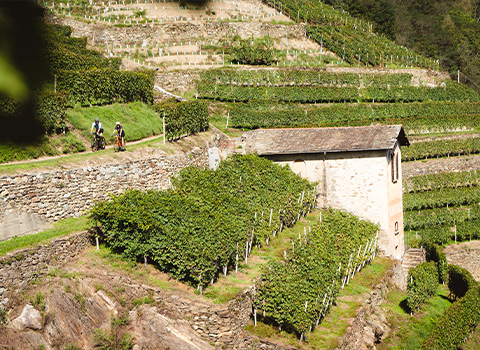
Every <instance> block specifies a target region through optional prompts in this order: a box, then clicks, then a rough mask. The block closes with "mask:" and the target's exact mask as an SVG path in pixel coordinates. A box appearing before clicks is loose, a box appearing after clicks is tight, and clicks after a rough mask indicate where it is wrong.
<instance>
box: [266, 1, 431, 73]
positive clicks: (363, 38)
mask: <svg viewBox="0 0 480 350" xmlns="http://www.w3.org/2000/svg"><path fill="white" fill-rule="evenodd" d="M262 1H263V2H265V3H267V4H269V5H271V6H275V7H276V8H277V10H282V12H283V13H285V14H286V15H288V16H289V17H290V18H292V19H293V20H296V21H298V22H304V23H306V24H307V34H308V36H309V37H310V38H311V39H312V40H314V41H316V42H317V43H318V44H321V45H322V46H323V47H325V48H327V49H329V50H330V51H332V52H334V53H335V54H336V55H337V56H338V57H341V58H342V60H343V61H346V62H348V63H350V64H355V63H357V62H361V63H363V64H365V65H374V66H378V65H384V66H385V65H387V64H388V63H393V61H394V60H395V64H399V63H400V64H403V65H404V66H415V67H424V68H436V67H438V65H437V63H436V62H435V61H432V60H430V59H428V58H426V57H423V56H420V55H416V54H414V53H413V52H411V51H409V50H408V49H406V48H404V47H401V46H399V45H396V44H394V43H393V42H391V41H390V40H388V39H386V38H385V37H383V36H378V35H375V34H374V33H372V32H371V27H370V25H369V24H368V23H365V22H363V23H362V22H361V21H359V20H357V19H355V18H353V17H351V16H349V15H348V14H346V13H344V12H341V11H337V10H334V9H333V8H332V7H331V6H328V5H325V4H323V3H322V2H321V1H315V0H303V1H296V0H262ZM382 58H383V59H382Z"/></svg>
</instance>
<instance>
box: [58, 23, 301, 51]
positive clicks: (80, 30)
mask: <svg viewBox="0 0 480 350" xmlns="http://www.w3.org/2000/svg"><path fill="white" fill-rule="evenodd" d="M49 20H50V21H51V22H54V23H57V24H61V25H67V26H70V27H72V29H73V33H72V36H74V37H87V38H88V43H89V44H90V45H94V46H95V45H101V46H106V42H107V41H108V42H109V45H111V44H115V45H118V44H122V46H126V45H127V44H128V45H130V46H132V45H134V44H136V45H137V46H138V44H142V43H143V42H144V41H145V40H149V41H152V42H157V41H158V42H159V43H163V44H166V43H167V42H168V41H169V40H170V41H175V42H184V43H185V44H187V43H188V42H191V43H192V44H195V41H196V40H200V38H202V41H207V40H213V44H216V42H215V41H218V40H220V39H224V38H225V37H233V36H234V35H235V34H238V35H239V36H240V37H242V38H243V39H246V38H250V37H251V36H254V37H262V36H265V35H270V36H271V37H272V38H279V37H281V38H283V37H285V31H286V28H288V37H289V38H290V39H292V38H300V39H303V37H304V35H305V25H304V24H289V25H284V24H274V23H262V22H248V23H247V22H207V21H205V22H203V23H200V24H197V23H180V22H179V23H165V24H163V25H151V24H149V25H145V26H142V25H139V26H138V25H137V26H135V25H134V26H132V27H115V26H113V25H108V24H103V23H102V24H90V23H87V22H83V21H76V20H74V19H71V18H61V17H51V18H50V19H49ZM192 33H194V34H193V36H192Z"/></svg>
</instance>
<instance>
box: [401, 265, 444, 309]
mask: <svg viewBox="0 0 480 350" xmlns="http://www.w3.org/2000/svg"><path fill="white" fill-rule="evenodd" d="M437 287H438V270H437V264H436V263H435V262H433V261H430V262H424V263H421V264H420V265H418V266H417V267H415V268H413V269H411V270H410V271H409V273H408V281H407V293H408V295H407V306H408V307H409V308H410V310H412V311H415V310H418V308H419V307H420V305H422V304H423V303H425V302H426V301H427V300H428V299H429V298H430V297H432V296H434V295H435V293H436V292H437Z"/></svg>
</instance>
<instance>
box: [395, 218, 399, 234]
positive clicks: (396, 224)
mask: <svg viewBox="0 0 480 350" xmlns="http://www.w3.org/2000/svg"><path fill="white" fill-rule="evenodd" d="M399 233H400V232H399V231H398V221H395V234H396V235H398V234H399Z"/></svg>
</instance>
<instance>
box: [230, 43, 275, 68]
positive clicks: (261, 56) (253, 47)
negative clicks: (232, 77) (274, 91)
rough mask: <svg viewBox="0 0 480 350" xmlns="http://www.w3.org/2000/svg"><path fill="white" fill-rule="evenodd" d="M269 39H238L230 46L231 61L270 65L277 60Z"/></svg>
mask: <svg viewBox="0 0 480 350" xmlns="http://www.w3.org/2000/svg"><path fill="white" fill-rule="evenodd" d="M267 40H268V39H263V40H253V39H245V40H241V39H240V40H238V41H236V42H234V43H233V45H232V47H231V48H230V53H231V61H232V62H233V63H239V64H250V65H266V66H270V65H272V64H274V63H276V62H277V59H276V58H275V55H274V53H273V48H272V47H271V46H270V45H269V41H267Z"/></svg>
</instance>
